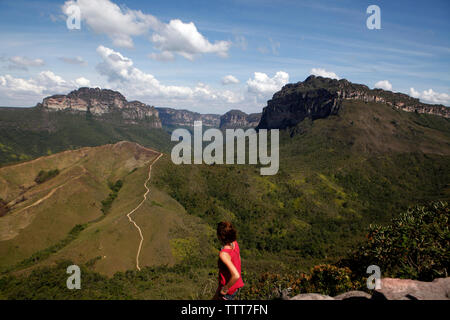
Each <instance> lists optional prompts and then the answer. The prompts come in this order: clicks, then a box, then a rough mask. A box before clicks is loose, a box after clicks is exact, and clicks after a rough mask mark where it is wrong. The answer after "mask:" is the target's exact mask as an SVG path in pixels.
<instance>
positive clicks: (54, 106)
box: [37, 88, 161, 128]
mask: <svg viewBox="0 0 450 320" xmlns="http://www.w3.org/2000/svg"><path fill="white" fill-rule="evenodd" d="M37 107H41V108H44V109H45V110H48V111H60V110H65V111H69V112H86V113H90V114H91V115H93V116H95V117H100V118H101V117H105V116H107V115H119V116H120V117H121V118H122V119H123V120H125V122H128V123H136V122H142V121H145V122H147V123H150V125H151V126H152V127H155V128H161V121H160V119H159V114H158V110H156V108H155V107H153V106H149V105H146V104H144V103H142V102H139V101H130V102H129V101H127V100H126V99H125V97H124V96H123V95H122V94H121V93H120V92H117V91H113V90H108V89H100V88H80V89H78V90H74V91H72V92H70V93H69V94H67V95H53V96H50V97H47V98H45V99H44V100H43V101H42V103H39V104H38V105H37Z"/></svg>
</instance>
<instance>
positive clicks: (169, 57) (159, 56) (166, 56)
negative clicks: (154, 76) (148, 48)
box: [148, 51, 175, 61]
mask: <svg viewBox="0 0 450 320" xmlns="http://www.w3.org/2000/svg"><path fill="white" fill-rule="evenodd" d="M148 57H149V58H150V59H153V60H157V61H173V60H174V59H175V55H174V54H173V53H172V52H169V51H163V52H161V53H150V54H149V55H148Z"/></svg>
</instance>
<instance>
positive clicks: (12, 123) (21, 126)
mask: <svg viewBox="0 0 450 320" xmlns="http://www.w3.org/2000/svg"><path fill="white" fill-rule="evenodd" d="M121 140H129V141H134V142H137V143H140V144H142V145H144V146H146V147H152V148H156V149H159V150H164V151H167V150H168V149H169V148H170V136H169V135H168V133H167V132H166V130H163V129H162V125H161V120H160V119H159V115H158V110H156V109H155V108H154V107H152V106H148V105H146V104H144V103H141V102H139V101H131V102H128V101H127V100H126V99H125V97H124V96H123V95H122V94H120V93H119V92H117V91H112V90H107V89H99V88H80V89H78V90H75V91H72V92H70V93H69V94H67V95H54V96H51V97H47V98H45V99H44V100H43V101H42V102H41V103H38V104H37V105H36V106H35V107H32V108H0V165H2V164H7V163H13V162H17V161H26V160H30V159H33V158H36V157H39V156H43V155H48V154H52V153H57V152H60V151H64V150H68V149H75V148H80V147H85V146H100V145H104V144H108V143H115V142H118V141H121Z"/></svg>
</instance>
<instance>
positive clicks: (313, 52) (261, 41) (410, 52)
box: [0, 0, 450, 113]
mask: <svg viewBox="0 0 450 320" xmlns="http://www.w3.org/2000/svg"><path fill="white" fill-rule="evenodd" d="M372 4H375V5H378V6H379V7H380V10H381V29H380V30H369V29H368V28H367V27H366V20H367V18H368V17H369V14H367V13H366V9H367V7H368V6H369V5H372ZM71 5H76V6H78V7H79V8H80V13H81V29H80V30H69V29H68V28H67V26H66V19H67V15H68V11H67V9H68V8H69V7H70V6H71ZM449 14H450V2H449V1H445V0H443V1H414V2H412V1H349V0H341V1H312V0H311V1H300V0H297V1H287V0H280V1H273V0H271V1H264V0H262V1H256V0H240V1H237V0H236V1H211V0H209V1H200V0H197V1H192V0H190V1H170V0H166V1H124V0H122V1H120V0H97V1H93V0H73V1H23V0H15V1H9V0H0V30H1V31H0V43H2V46H1V48H0V105H4V106H33V105H35V104H36V103H37V102H39V101H40V100H41V99H42V98H43V97H45V96H48V95H51V94H56V93H67V92H69V91H71V90H73V89H75V88H77V87H79V86H99V87H102V88H111V89H115V90H119V91H120V92H122V93H123V94H124V95H125V96H126V97H127V99H129V100H133V99H137V100H141V101H142V102H145V103H148V104H151V105H156V106H169V107H176V108H186V109H190V110H194V111H199V112H213V113H223V112H226V111H227V110H229V109H241V110H243V111H246V112H260V111H261V109H262V107H264V106H265V105H266V101H267V100H268V99H270V98H271V96H272V95H273V93H275V92H276V91H277V90H279V89H280V88H281V87H282V86H283V85H284V84H286V83H287V82H297V81H303V80H304V79H305V78H306V77H307V76H308V75H310V74H318V75H326V76H331V77H338V78H346V79H348V80H350V81H352V82H357V83H364V84H366V85H368V86H369V87H371V88H373V87H375V86H377V87H382V88H386V89H390V90H392V91H398V92H404V93H407V94H410V95H413V96H415V97H417V98H420V99H421V100H422V101H424V102H429V103H442V104H445V105H447V106H450V72H449V71H450V37H449V31H450V20H449V19H448V15H449ZM225 77H226V78H225Z"/></svg>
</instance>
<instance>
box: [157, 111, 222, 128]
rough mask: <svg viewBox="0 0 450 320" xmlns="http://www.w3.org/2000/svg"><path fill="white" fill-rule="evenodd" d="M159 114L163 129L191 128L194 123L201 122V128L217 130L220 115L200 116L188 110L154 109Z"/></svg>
mask: <svg viewBox="0 0 450 320" xmlns="http://www.w3.org/2000/svg"><path fill="white" fill-rule="evenodd" d="M156 109H157V110H158V113H159V117H160V119H161V122H162V125H163V126H165V127H186V126H187V127H191V126H193V125H194V121H202V123H203V126H206V127H215V128H218V127H219V125H220V115H218V114H200V113H198V112H192V111H188V110H178V109H172V108H156Z"/></svg>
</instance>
